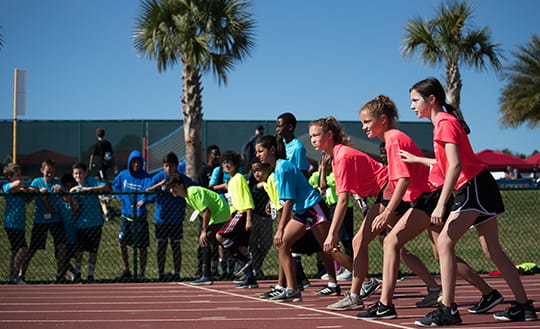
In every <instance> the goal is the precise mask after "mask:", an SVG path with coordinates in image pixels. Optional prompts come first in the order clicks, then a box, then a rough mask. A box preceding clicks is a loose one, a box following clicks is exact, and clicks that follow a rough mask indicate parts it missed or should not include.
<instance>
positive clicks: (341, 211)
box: [323, 191, 349, 252]
mask: <svg viewBox="0 0 540 329" xmlns="http://www.w3.org/2000/svg"><path fill="white" fill-rule="evenodd" d="M348 205H349V192H348V191H345V192H341V193H339V195H338V200H337V203H336V208H335V210H334V216H333V217H332V222H331V223H330V228H329V229H328V235H327V236H326V239H325V240H324V244H323V250H324V252H334V251H337V248H338V240H339V239H338V235H339V230H340V229H341V224H342V223H343V218H345V213H346V212H347V207H348Z"/></svg>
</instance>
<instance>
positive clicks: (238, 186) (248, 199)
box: [227, 173, 255, 214]
mask: <svg viewBox="0 0 540 329" xmlns="http://www.w3.org/2000/svg"><path fill="white" fill-rule="evenodd" d="M227 190H228V193H227V194H228V196H227V199H228V201H229V206H230V207H231V214H232V213H234V212H236V211H240V212H246V211H247V210H248V209H255V204H254V203H253V197H252V196H251V191H250V190H249V186H248V183H247V181H246V179H245V178H244V176H243V175H242V174H241V173H236V174H235V175H234V176H233V177H231V179H230V180H229V183H228V188H227Z"/></svg>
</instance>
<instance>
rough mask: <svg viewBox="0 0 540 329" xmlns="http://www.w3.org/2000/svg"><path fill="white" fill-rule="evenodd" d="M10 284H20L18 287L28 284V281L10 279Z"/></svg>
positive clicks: (17, 278) (18, 278)
mask: <svg viewBox="0 0 540 329" xmlns="http://www.w3.org/2000/svg"><path fill="white" fill-rule="evenodd" d="M9 284H18V285H24V284H27V283H26V281H24V280H23V279H21V277H19V276H18V277H16V278H11V279H9Z"/></svg>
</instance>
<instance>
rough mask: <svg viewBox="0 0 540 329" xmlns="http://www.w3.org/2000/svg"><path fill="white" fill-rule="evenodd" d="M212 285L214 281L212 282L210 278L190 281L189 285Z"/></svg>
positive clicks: (204, 277)
mask: <svg viewBox="0 0 540 329" xmlns="http://www.w3.org/2000/svg"><path fill="white" fill-rule="evenodd" d="M213 283H214V280H212V278H210V277H207V276H203V277H202V278H200V279H197V280H195V281H191V282H190V284H192V285H194V286H200V285H210V284H213Z"/></svg>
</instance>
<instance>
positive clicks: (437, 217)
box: [431, 205, 445, 225]
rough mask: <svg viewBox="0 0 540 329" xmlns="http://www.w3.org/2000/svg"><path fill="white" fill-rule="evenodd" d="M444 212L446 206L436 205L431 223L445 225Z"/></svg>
mask: <svg viewBox="0 0 540 329" xmlns="http://www.w3.org/2000/svg"><path fill="white" fill-rule="evenodd" d="M444 213H445V208H444V206H439V205H437V207H435V210H433V212H432V213H431V223H432V224H435V225H443V224H444Z"/></svg>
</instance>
